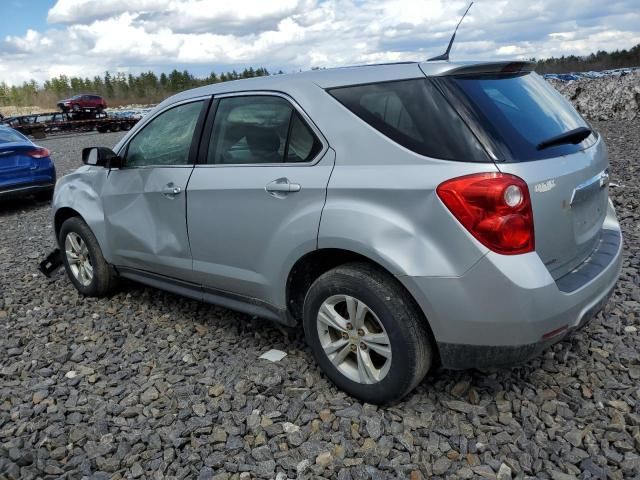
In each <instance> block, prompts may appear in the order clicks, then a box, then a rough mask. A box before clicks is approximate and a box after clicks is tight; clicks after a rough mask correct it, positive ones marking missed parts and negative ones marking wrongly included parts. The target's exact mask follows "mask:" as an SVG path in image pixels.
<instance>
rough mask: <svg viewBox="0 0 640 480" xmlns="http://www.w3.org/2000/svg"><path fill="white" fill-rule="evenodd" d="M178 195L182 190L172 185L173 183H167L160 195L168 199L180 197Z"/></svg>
mask: <svg viewBox="0 0 640 480" xmlns="http://www.w3.org/2000/svg"><path fill="white" fill-rule="evenodd" d="M180 193H182V189H181V188H180V187H179V186H178V185H174V184H173V182H171V183H167V184H166V185H165V186H164V188H163V189H162V194H163V195H164V196H165V197H169V198H173V197H175V196H176V195H180Z"/></svg>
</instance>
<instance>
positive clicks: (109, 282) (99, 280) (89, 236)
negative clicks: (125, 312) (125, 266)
mask: <svg viewBox="0 0 640 480" xmlns="http://www.w3.org/2000/svg"><path fill="white" fill-rule="evenodd" d="M58 244H59V245H60V248H61V249H62V260H63V263H64V266H65V269H66V271H67V275H68V276H69V279H70V280H71V282H72V283H73V285H74V286H75V287H76V289H77V290H78V291H79V292H80V293H82V294H83V295H87V296H89V297H102V296H105V295H108V294H109V293H110V292H111V291H112V290H113V288H114V286H115V275H114V273H113V271H112V270H111V267H110V266H109V264H108V263H107V262H106V260H105V259H104V257H103V256H102V250H100V245H98V240H97V239H96V237H95V235H94V234H93V232H92V231H91V229H90V228H89V226H88V225H87V224H86V223H85V222H84V221H83V220H82V219H81V218H80V217H72V218H69V219H68V220H66V221H65V222H64V223H63V224H62V227H61V228H60V235H59V237H58Z"/></svg>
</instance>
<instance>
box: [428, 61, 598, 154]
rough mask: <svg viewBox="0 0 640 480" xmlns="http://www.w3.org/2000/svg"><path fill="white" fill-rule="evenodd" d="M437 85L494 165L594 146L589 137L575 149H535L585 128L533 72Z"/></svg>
mask: <svg viewBox="0 0 640 480" xmlns="http://www.w3.org/2000/svg"><path fill="white" fill-rule="evenodd" d="M438 81H440V82H442V84H443V86H444V87H445V88H446V89H447V90H448V91H449V92H450V93H451V94H452V95H453V96H454V97H456V98H457V99H458V100H459V101H461V102H462V104H463V108H464V109H465V110H466V111H468V112H469V113H470V117H472V118H474V119H475V120H474V122H475V123H477V125H478V127H479V128H480V129H482V131H483V132H484V133H485V134H487V138H488V140H489V141H490V142H491V143H492V148H493V149H494V150H495V151H496V156H497V157H499V158H498V160H506V161H528V160H538V159H543V158H549V157H557V156H561V155H568V154H570V153H574V152H577V151H580V150H583V149H585V148H587V147H589V146H591V145H593V144H594V143H595V140H596V138H595V135H593V134H592V135H590V136H589V137H587V138H586V139H585V140H584V141H582V142H580V143H578V144H572V143H565V144H561V145H557V146H553V147H549V148H544V149H539V148H538V145H540V144H541V143H542V142H544V141H545V140H549V139H551V138H553V137H556V136H558V135H561V134H563V133H566V132H568V131H571V130H574V129H576V128H579V127H587V128H588V127H589V125H588V124H587V123H586V122H585V120H584V119H583V118H582V116H580V114H579V113H578V112H577V111H576V110H575V109H574V108H573V106H572V105H571V104H570V103H569V101H568V100H566V99H565V98H564V97H563V96H562V95H561V94H560V93H559V92H557V91H556V90H555V89H554V88H553V87H551V86H550V85H549V84H548V83H547V82H546V81H545V80H544V79H542V78H541V77H540V76H539V75H537V74H536V73H528V74H515V75H483V76H459V77H443V78H442V79H441V80H438Z"/></svg>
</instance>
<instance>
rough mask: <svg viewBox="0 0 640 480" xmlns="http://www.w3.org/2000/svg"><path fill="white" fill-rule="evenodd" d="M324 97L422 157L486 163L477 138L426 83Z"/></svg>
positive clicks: (370, 86)
mask: <svg viewBox="0 0 640 480" xmlns="http://www.w3.org/2000/svg"><path fill="white" fill-rule="evenodd" d="M329 93H330V94H331V95H332V96H333V97H334V98H335V99H336V100H338V101H339V102H340V103H342V104H343V105H344V106H345V107H347V108H348V109H349V110H351V111H352V112H353V113H354V114H356V115H357V116H358V117H360V118H361V119H362V120H364V121H365V122H367V123H368V124H369V125H371V126H372V127H373V128H375V129H376V130H378V131H379V132H381V133H382V134H384V135H385V136H387V137H389V138H390V139H391V140H393V141H395V142H397V143H399V144H400V145H402V146H403V147H406V148H408V149H410V150H412V151H414V152H416V153H419V154H421V155H426V156H428V157H432V158H439V159H445V160H457V161H464V162H488V161H489V158H488V156H487V154H486V152H485V150H484V149H483V148H482V146H481V145H480V143H479V142H478V140H477V139H476V137H475V136H474V135H473V133H471V131H470V130H469V128H468V127H467V126H466V125H465V123H464V122H463V121H462V118H461V117H460V116H459V115H458V114H457V113H456V112H455V110H454V109H453V108H452V107H451V105H450V104H449V103H448V102H447V100H446V99H445V98H444V96H443V95H442V94H441V93H440V92H439V91H438V90H437V89H436V88H435V86H434V85H433V84H432V83H431V82H430V81H429V80H427V79H414V80H402V81H396V82H384V83H373V84H368V85H357V86H353V87H340V88H333V89H331V90H329Z"/></svg>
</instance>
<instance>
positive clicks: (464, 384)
mask: <svg viewBox="0 0 640 480" xmlns="http://www.w3.org/2000/svg"><path fill="white" fill-rule="evenodd" d="M598 127H599V128H600V129H601V131H602V132H603V134H604V135H605V137H606V138H607V140H608V143H609V146H610V153H611V162H612V174H613V175H612V176H613V179H614V181H616V182H618V183H620V184H621V185H622V187H621V188H617V189H614V190H613V196H614V199H615V203H616V205H617V208H618V214H619V216H620V220H621V223H622V226H623V229H624V232H625V246H626V256H625V257H626V258H625V263H624V270H623V273H622V278H621V280H620V282H619V284H618V288H617V289H616V291H615V293H614V295H613V297H612V298H611V300H610V302H609V304H608V305H607V307H606V309H605V311H604V312H603V313H601V314H599V315H598V316H597V318H595V319H594V321H592V322H591V323H590V324H589V325H588V326H587V327H586V328H585V329H584V330H583V331H581V332H578V333H576V334H574V335H573V336H572V337H570V338H568V339H566V340H565V341H563V342H561V343H560V344H558V345H556V346H554V347H553V348H552V349H551V350H550V351H547V352H546V353H545V354H544V355H543V356H541V357H540V358H538V359H535V360H533V361H531V362H530V363H528V364H527V365H525V366H522V367H519V368H515V369H512V370H501V371H497V372H478V371H466V372H448V371H440V372H433V373H432V374H430V375H429V377H428V378H427V379H426V380H425V381H424V382H423V383H422V384H421V385H420V386H419V387H418V388H417V389H416V390H415V392H414V393H413V394H411V395H409V396H408V397H407V398H406V399H405V401H404V402H402V403H400V404H397V405H395V406H392V407H386V408H378V407H375V406H371V405H366V404H362V403H359V402H357V401H354V400H353V399H351V398H349V397H347V396H346V395H345V394H344V393H342V392H341V391H339V390H337V389H336V388H335V387H333V386H332V385H331V384H330V383H329V382H328V381H327V380H326V379H325V378H324V376H323V375H322V374H321V373H320V371H319V370H318V368H317V367H316V365H315V363H314V361H313V359H312V356H311V353H310V351H309V350H308V349H307V348H306V346H305V344H304V338H303V334H302V332H301V331H285V330H283V329H280V328H278V327H276V326H274V325H272V324H270V323H268V322H264V321H260V320H258V319H252V318H250V317H247V316H245V315H242V314H238V313H235V312H232V311H229V310H225V309H222V308H219V307H215V306H210V305H205V304H202V303H198V302H195V301H191V300H187V299H184V298H181V297H178V296H176V295H172V294H169V293H164V292H161V291H158V290H153V289H150V288H144V287H142V286H138V285H135V284H127V285H126V287H125V288H123V289H122V291H121V293H118V294H117V295H115V296H113V297H112V298H109V299H100V300H96V299H91V298H83V297H81V296H79V295H78V294H77V293H76V291H75V290H74V289H73V287H72V286H71V284H70V283H69V282H68V280H67V279H66V277H64V276H62V275H61V274H60V275H58V276H56V277H55V278H54V279H52V280H50V281H48V280H46V279H45V278H44V277H42V276H41V275H39V274H38V273H37V271H36V264H37V262H38V261H39V260H40V259H41V258H42V257H43V255H44V254H45V253H47V252H48V250H49V249H50V248H51V247H52V245H53V243H52V236H51V227H50V226H49V209H48V206H47V205H46V204H42V203H40V204H38V203H34V202H28V201H22V202H12V203H9V204H8V205H2V206H0V231H2V237H1V240H0V477H2V478H25V479H26V478H35V477H48V478H81V477H92V478H141V477H150V478H201V479H205V478H216V479H228V478H231V479H237V478H242V479H244V478H256V477H257V478H276V479H279V480H282V479H285V478H313V477H322V478H325V477H329V478H338V479H340V480H348V479H354V480H357V479H367V478H373V479H383V478H410V479H411V480H417V479H420V478H423V477H432V476H433V477H441V478H486V479H493V478H499V479H507V478H512V477H514V478H553V479H559V480H562V479H571V478H611V479H622V478H634V477H635V478H638V477H639V476H640V457H639V456H638V451H639V449H640V387H639V384H640V382H639V379H640V360H639V359H638V350H639V349H640V336H639V334H638V330H637V329H638V327H639V325H638V323H639V318H640V309H639V308H638V307H639V305H640V303H639V302H640V288H639V287H640V275H639V258H640V255H639V254H640V251H639V250H640V227H639V225H640V210H639V208H638V204H639V200H640V195H639V191H638V190H639V187H638V181H637V178H638V175H639V174H640V154H639V153H638V152H639V151H640V142H639V140H638V139H640V122H639V121H635V122H621V121H610V122H607V123H601V124H599V125H598ZM118 138H119V135H118V134H105V135H100V136H98V135H83V136H75V137H68V138H64V139H63V138H58V139H51V140H46V141H42V142H41V143H42V144H43V145H44V146H46V147H47V148H49V149H51V150H52V152H53V156H54V158H55V159H56V163H57V166H58V170H59V173H65V172H68V171H69V170H71V169H73V168H74V167H75V166H77V165H78V163H79V152H80V149H81V148H82V147H84V146H88V145H92V144H95V143H101V144H104V145H113V144H114V143H115V142H116V141H117V139H118ZM271 348H277V349H281V350H284V351H286V352H287V353H288V356H287V357H285V358H284V359H283V360H282V361H280V362H278V363H270V362H268V361H266V360H260V359H258V357H259V355H261V354H262V353H264V352H265V351H266V350H268V349H271Z"/></svg>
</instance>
